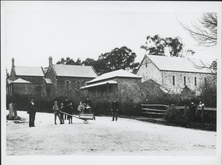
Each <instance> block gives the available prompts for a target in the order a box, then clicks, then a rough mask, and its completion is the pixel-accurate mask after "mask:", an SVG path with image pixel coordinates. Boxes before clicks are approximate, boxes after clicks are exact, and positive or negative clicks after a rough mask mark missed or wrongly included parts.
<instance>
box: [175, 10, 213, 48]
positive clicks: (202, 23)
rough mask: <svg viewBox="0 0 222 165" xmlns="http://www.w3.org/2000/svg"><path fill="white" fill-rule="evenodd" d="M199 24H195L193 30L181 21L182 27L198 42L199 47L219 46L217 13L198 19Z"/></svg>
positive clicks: (205, 14)
mask: <svg viewBox="0 0 222 165" xmlns="http://www.w3.org/2000/svg"><path fill="white" fill-rule="evenodd" d="M198 22H199V23H196V24H193V23H192V26H193V28H190V27H189V26H187V25H184V24H183V23H182V22H180V21H179V23H180V25H181V26H182V27H183V28H184V29H185V30H187V31H188V32H189V33H190V35H191V36H192V37H193V38H194V39H195V40H196V41H197V42H198V45H199V46H205V47H212V46H216V45H217V13H214V12H207V13H203V15H202V17H201V18H200V19H198Z"/></svg>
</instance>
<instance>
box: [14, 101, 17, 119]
mask: <svg viewBox="0 0 222 165" xmlns="http://www.w3.org/2000/svg"><path fill="white" fill-rule="evenodd" d="M13 113H14V119H17V106H16V103H13Z"/></svg>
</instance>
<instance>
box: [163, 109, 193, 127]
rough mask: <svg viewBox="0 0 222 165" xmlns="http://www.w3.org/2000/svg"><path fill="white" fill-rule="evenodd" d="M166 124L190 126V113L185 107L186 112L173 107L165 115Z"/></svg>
mask: <svg viewBox="0 0 222 165" xmlns="http://www.w3.org/2000/svg"><path fill="white" fill-rule="evenodd" d="M165 119H166V122H168V123H174V124H177V125H179V126H188V125H189V123H190V111H189V108H187V107H185V109H184V110H177V109H176V107H175V106H174V105H171V106H170V107H169V109H168V110H167V113H166V115H165Z"/></svg>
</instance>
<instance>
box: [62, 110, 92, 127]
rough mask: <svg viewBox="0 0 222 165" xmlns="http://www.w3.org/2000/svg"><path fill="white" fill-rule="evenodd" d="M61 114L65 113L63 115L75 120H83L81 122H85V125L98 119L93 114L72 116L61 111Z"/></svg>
mask: <svg viewBox="0 0 222 165" xmlns="http://www.w3.org/2000/svg"><path fill="white" fill-rule="evenodd" d="M60 112H61V113H63V114H66V115H69V116H72V117H74V118H77V119H81V120H83V122H84V123H85V124H87V123H89V121H88V120H96V118H95V116H94V114H93V113H80V114H79V115H71V114H69V113H66V112H63V111H60Z"/></svg>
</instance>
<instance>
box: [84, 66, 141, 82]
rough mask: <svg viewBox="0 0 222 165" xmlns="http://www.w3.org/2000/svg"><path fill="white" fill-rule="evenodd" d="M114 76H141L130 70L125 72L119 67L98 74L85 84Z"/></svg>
mask: <svg viewBox="0 0 222 165" xmlns="http://www.w3.org/2000/svg"><path fill="white" fill-rule="evenodd" d="M115 77H124V78H142V77H140V76H137V75H135V74H133V73H130V72H127V71H125V70H123V69H120V70H116V71H112V72H109V73H104V74H102V75H101V76H99V77H97V78H95V79H93V80H91V81H88V82H87V84H91V83H95V82H98V81H103V80H106V79H110V78H115Z"/></svg>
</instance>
